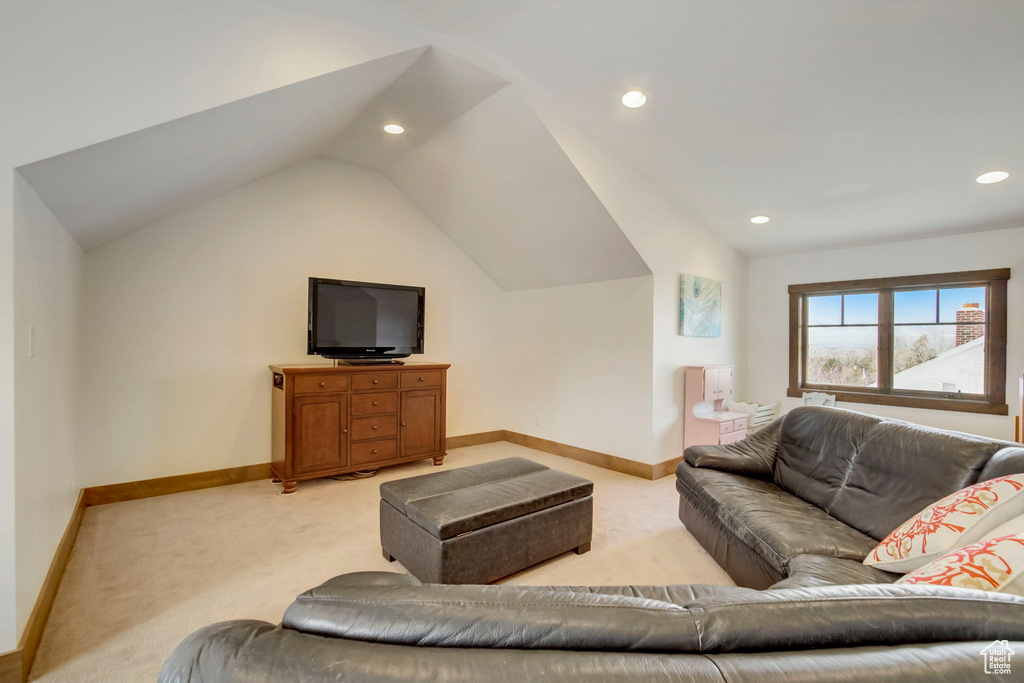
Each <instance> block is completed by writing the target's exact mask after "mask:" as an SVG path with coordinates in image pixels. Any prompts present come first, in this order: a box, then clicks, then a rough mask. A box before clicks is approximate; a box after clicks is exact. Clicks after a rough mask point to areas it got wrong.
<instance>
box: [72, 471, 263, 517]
mask: <svg viewBox="0 0 1024 683" xmlns="http://www.w3.org/2000/svg"><path fill="white" fill-rule="evenodd" d="M269 478H270V463H269V462H261V463H259V464H257V465H243V466H241V467H229V468H227V469H223V470H210V471H209V472H194V473H192V474H179V475H176V476H173V477H160V478H159V479H143V480H142V481H129V482H125V483H123V484H108V485H106V486H90V487H89V488H86V489H83V493H84V494H85V506H86V507H90V506H92V505H106V504H107V503H121V502H124V501H126V500H138V499H140V498H152V497H153V496H166V495H167V494H170V493H182V492H184V491H198V490H199V489H208V488H213V487H215V486H227V485H228V484H241V483H244V482H247V481H257V480H259V479H269Z"/></svg>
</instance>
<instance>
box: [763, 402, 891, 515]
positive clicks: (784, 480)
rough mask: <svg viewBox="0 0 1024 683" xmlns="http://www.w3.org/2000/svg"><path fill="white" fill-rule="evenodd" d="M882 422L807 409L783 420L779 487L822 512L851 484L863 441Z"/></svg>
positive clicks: (830, 410) (778, 458)
mask: <svg viewBox="0 0 1024 683" xmlns="http://www.w3.org/2000/svg"><path fill="white" fill-rule="evenodd" d="M881 421H882V420H881V419H880V418H877V417H874V416H871V415H863V414H861V413H855V412H853V411H851V410H842V409H839V408H824V407H818V406H805V407H802V408H796V409H794V410H792V411H790V412H789V413H787V414H786V416H785V417H784V419H783V422H782V425H781V428H780V429H779V446H778V450H777V453H776V459H775V472H774V480H775V483H776V484H777V485H778V486H779V487H780V488H782V489H783V490H785V491H788V492H790V493H792V494H793V495H795V496H798V497H799V498H802V499H804V500H806V501H807V502H809V503H814V504H815V505H817V506H818V507H819V508H821V509H822V510H828V509H829V508H830V507H831V506H832V503H833V501H834V500H835V498H836V496H837V495H838V494H839V491H840V490H841V489H842V487H843V486H844V485H845V484H846V478H847V475H848V474H849V472H850V467H851V463H852V462H853V460H854V458H855V457H856V456H857V449H858V446H859V444H860V441H861V440H862V439H863V438H864V435H865V434H866V433H867V432H868V430H869V429H871V428H872V427H874V426H875V425H877V424H878V423H879V422H881Z"/></svg>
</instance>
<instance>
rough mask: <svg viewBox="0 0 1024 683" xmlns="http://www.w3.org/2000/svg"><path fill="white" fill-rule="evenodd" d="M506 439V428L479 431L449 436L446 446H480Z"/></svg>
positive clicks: (450, 447) (448, 447) (449, 447)
mask: <svg viewBox="0 0 1024 683" xmlns="http://www.w3.org/2000/svg"><path fill="white" fill-rule="evenodd" d="M504 440H505V430H504V429H498V430H495V431H493V432H477V433H476V434H464V435H462V436H449V437H448V438H447V439H445V448H447V449H452V448H465V447H466V446H479V445H480V444H484V443H495V442H497V441H504Z"/></svg>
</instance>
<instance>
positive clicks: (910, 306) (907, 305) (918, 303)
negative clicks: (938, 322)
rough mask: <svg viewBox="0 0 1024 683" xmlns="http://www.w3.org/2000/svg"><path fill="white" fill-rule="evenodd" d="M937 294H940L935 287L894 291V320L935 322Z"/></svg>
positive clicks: (902, 321)
mask: <svg viewBox="0 0 1024 683" xmlns="http://www.w3.org/2000/svg"><path fill="white" fill-rule="evenodd" d="M936 294H938V291H937V290H934V289H915V290H911V291H903V292H893V294H892V306H893V322H896V323H933V322H935V296H936Z"/></svg>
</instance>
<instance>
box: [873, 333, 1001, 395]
mask: <svg viewBox="0 0 1024 683" xmlns="http://www.w3.org/2000/svg"><path fill="white" fill-rule="evenodd" d="M984 335H985V327H984V325H922V326H914V325H901V326H897V327H896V334H895V335H894V338H893V371H894V372H895V375H894V376H893V388H895V389H913V390H915V391H940V392H943V393H947V394H948V393H956V392H958V391H959V392H961V393H964V394H984V393H985V336H984Z"/></svg>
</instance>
